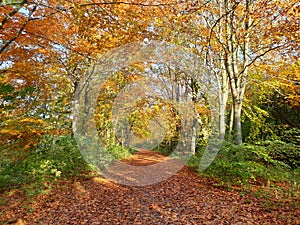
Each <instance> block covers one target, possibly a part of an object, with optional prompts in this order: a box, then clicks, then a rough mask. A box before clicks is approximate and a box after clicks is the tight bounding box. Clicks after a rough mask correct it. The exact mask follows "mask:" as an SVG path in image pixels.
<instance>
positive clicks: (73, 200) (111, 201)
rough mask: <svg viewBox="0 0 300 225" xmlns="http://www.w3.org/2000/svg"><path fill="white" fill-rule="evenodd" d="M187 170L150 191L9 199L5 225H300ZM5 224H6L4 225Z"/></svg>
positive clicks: (154, 157)
mask: <svg viewBox="0 0 300 225" xmlns="http://www.w3.org/2000/svg"><path fill="white" fill-rule="evenodd" d="M161 159H162V155H159V154H158V153H153V152H147V151H141V152H139V153H138V154H137V156H135V158H132V159H129V160H127V163H130V164H134V165H148V164H152V163H155V162H157V161H159V160H161ZM211 184H212V183H211V182H210V181H209V180H207V179H204V178H202V177H200V176H199V175H197V174H196V173H195V172H194V171H193V170H191V169H190V168H187V167H184V168H183V169H182V170H181V171H180V172H179V173H177V174H176V175H174V176H172V177H170V178H169V179H167V180H165V181H163V182H161V183H158V184H155V185H149V186H142V187H133V186H124V185H119V184H117V183H113V182H111V181H108V180H106V179H105V178H102V177H100V176H91V177H81V178H74V179H73V180H68V181H59V182H57V183H56V185H55V187H53V188H52V189H51V190H50V191H49V192H48V193H47V194H42V195H39V196H37V197H35V199H34V200H33V201H29V200H28V197H26V196H25V195H24V194H23V193H22V192H20V191H16V192H11V193H10V194H9V195H7V196H5V201H6V204H2V205H0V211H1V212H2V213H1V214H0V221H2V223H3V224H20V225H22V224H103V225H105V224H112V225H114V224H141V225H147V224H153V225H157V224H218V225H219V224H223V225H225V224H249V225H250V224H291V225H296V224H300V219H299V218H300V212H299V209H293V211H291V209H290V208H289V207H284V206H280V207H278V209H276V210H272V211H270V210H265V209H264V208H263V207H262V206H261V204H260V202H259V200H258V199H256V198H254V197H252V196H250V195H244V196H241V195H240V194H239V193H238V192H234V191H227V190H224V189H220V188H215V187H213V186H212V185H211ZM0 224H1V222H0Z"/></svg>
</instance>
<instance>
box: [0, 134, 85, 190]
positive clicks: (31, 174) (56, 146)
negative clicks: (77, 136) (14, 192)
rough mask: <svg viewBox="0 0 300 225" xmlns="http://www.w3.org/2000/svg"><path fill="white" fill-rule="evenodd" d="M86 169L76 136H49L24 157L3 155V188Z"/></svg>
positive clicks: (0, 184)
mask: <svg viewBox="0 0 300 225" xmlns="http://www.w3.org/2000/svg"><path fill="white" fill-rule="evenodd" d="M87 169H88V165H87V163H86V162H85V161H84V159H83V157H82V155H81V153H80V151H79V149H78V147H77V145H76V142H75V140H74V139H73V138H71V137H70V136H68V135H65V136H58V137H57V136H49V135H47V136H44V137H43V139H42V140H41V142H40V144H39V145H37V146H35V148H34V149H32V151H31V152H29V154H27V156H26V157H25V158H24V159H23V160H17V161H16V160H15V159H14V158H11V156H7V157H1V159H0V189H6V188H9V187H11V186H14V187H18V186H21V185H22V184H28V183H34V182H37V183H42V182H44V181H45V180H53V179H55V178H58V177H67V176H74V175H78V174H79V173H81V172H83V171H84V170H87Z"/></svg>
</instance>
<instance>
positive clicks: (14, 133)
mask: <svg viewBox="0 0 300 225" xmlns="http://www.w3.org/2000/svg"><path fill="white" fill-rule="evenodd" d="M0 134H9V135H11V136H14V137H16V138H19V137H21V134H22V133H21V132H20V131H18V130H11V129H1V130H0Z"/></svg>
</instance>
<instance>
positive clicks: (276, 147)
mask: <svg viewBox="0 0 300 225" xmlns="http://www.w3.org/2000/svg"><path fill="white" fill-rule="evenodd" d="M265 145H266V149H267V151H268V154H269V155H270V157H272V158H273V159H274V160H277V161H280V162H283V163H285V164H287V165H289V166H290V167H291V168H292V169H296V168H297V167H300V146H299V145H295V144H293V143H285V142H282V141H273V142H267V143H265Z"/></svg>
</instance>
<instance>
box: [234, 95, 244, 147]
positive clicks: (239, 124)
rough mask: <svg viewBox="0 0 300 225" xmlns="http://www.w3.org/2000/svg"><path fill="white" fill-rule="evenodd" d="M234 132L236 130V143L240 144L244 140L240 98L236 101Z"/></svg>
mask: <svg viewBox="0 0 300 225" xmlns="http://www.w3.org/2000/svg"><path fill="white" fill-rule="evenodd" d="M234 102H235V103H234V105H233V107H234V132H235V144H237V145H240V144H242V142H243V135H242V121H241V114H242V101H241V100H240V99H236V100H235V101H234Z"/></svg>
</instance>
